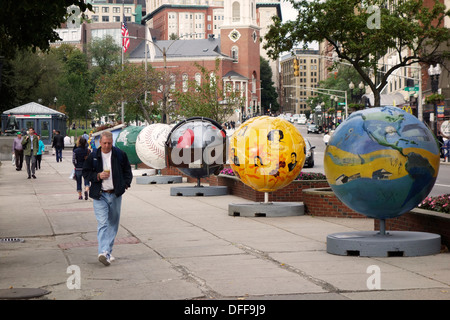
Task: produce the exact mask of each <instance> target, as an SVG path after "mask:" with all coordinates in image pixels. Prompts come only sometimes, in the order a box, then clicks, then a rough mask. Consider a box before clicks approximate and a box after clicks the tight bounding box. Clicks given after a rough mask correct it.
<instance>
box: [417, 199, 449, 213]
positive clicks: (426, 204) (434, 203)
mask: <svg viewBox="0 0 450 320" xmlns="http://www.w3.org/2000/svg"><path fill="white" fill-rule="evenodd" d="M418 207H419V208H420V209H425V210H432V211H437V212H443V213H450V194H444V195H440V196H436V197H426V198H425V200H423V201H422V202H421V203H420V204H419V205H418Z"/></svg>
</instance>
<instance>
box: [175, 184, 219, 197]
mask: <svg viewBox="0 0 450 320" xmlns="http://www.w3.org/2000/svg"><path fill="white" fill-rule="evenodd" d="M227 194H228V188H227V187H225V186H209V187H203V186H195V187H173V188H171V189H170V195H171V196H184V197H199V196H200V197H211V196H224V195H227Z"/></svg>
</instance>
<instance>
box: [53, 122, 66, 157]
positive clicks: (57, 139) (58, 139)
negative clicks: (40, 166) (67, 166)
mask: <svg viewBox="0 0 450 320" xmlns="http://www.w3.org/2000/svg"><path fill="white" fill-rule="evenodd" d="M52 148H55V151H56V162H60V161H62V151H63V149H64V138H63V137H62V136H61V133H60V132H59V131H58V130H56V135H55V136H54V137H53V143H52Z"/></svg>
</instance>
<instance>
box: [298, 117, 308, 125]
mask: <svg viewBox="0 0 450 320" xmlns="http://www.w3.org/2000/svg"><path fill="white" fill-rule="evenodd" d="M297 123H298V124H306V117H300V118H298V120H297Z"/></svg>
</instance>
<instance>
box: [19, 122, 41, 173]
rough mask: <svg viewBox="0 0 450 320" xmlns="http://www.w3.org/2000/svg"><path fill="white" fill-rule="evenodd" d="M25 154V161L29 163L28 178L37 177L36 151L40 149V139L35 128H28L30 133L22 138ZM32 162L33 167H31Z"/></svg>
mask: <svg viewBox="0 0 450 320" xmlns="http://www.w3.org/2000/svg"><path fill="white" fill-rule="evenodd" d="M22 147H23V150H24V151H23V154H24V155H25V163H26V165H27V173H28V179H31V177H33V179H36V176H35V175H34V174H35V170H36V153H37V152H38V150H39V139H38V138H37V136H36V135H35V133H34V128H32V127H30V128H28V135H26V136H25V137H24V138H23V140H22ZM30 162H31V168H30Z"/></svg>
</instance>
